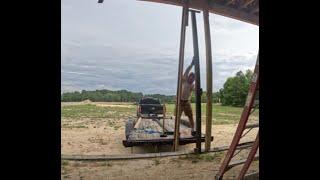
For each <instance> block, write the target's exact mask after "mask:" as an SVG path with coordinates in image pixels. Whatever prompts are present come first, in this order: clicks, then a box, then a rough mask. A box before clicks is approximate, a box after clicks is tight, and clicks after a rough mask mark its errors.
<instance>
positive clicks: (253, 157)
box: [215, 53, 259, 180]
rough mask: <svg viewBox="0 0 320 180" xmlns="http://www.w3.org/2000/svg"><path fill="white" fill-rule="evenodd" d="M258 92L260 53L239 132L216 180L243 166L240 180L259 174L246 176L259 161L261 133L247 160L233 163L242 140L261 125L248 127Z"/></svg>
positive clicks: (257, 101)
mask: <svg viewBox="0 0 320 180" xmlns="http://www.w3.org/2000/svg"><path fill="white" fill-rule="evenodd" d="M257 91H259V53H258V56H257V61H256V65H255V69H254V73H253V76H252V80H251V84H250V89H249V93H248V96H247V100H246V104H245V106H244V108H243V111H242V114H241V118H240V121H239V124H238V127H237V130H236V132H235V134H234V137H233V140H232V142H231V145H230V147H229V150H228V152H227V154H226V156H225V158H224V160H223V162H222V164H221V166H220V169H219V171H218V173H217V174H216V176H215V179H216V180H222V178H223V175H224V173H225V172H227V171H228V170H230V169H231V168H233V167H235V166H237V165H241V164H244V165H243V167H242V169H241V171H240V173H239V176H238V178H237V179H238V180H243V179H244V178H245V177H249V176H254V175H257V173H254V174H247V175H246V172H247V171H248V169H249V166H250V164H251V163H252V161H254V160H258V159H259V156H256V152H257V150H258V148H259V131H258V133H257V136H256V139H255V141H254V142H253V145H252V146H251V150H250V152H249V155H248V157H247V159H244V160H239V161H233V162H231V159H232V158H233V157H235V156H236V155H237V154H239V153H240V152H241V150H242V149H241V150H239V151H238V152H237V153H235V151H236V149H237V146H238V145H239V142H240V139H241V138H242V137H244V136H245V135H246V134H247V133H248V132H249V131H250V130H252V129H253V128H258V127H259V123H256V124H249V125H247V122H248V118H249V116H250V114H252V113H253V111H254V110H255V107H256V105H258V104H259V100H255V95H256V94H257ZM246 129H248V131H247V132H245V133H244V131H245V130H246Z"/></svg>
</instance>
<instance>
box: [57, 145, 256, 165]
mask: <svg viewBox="0 0 320 180" xmlns="http://www.w3.org/2000/svg"><path fill="white" fill-rule="evenodd" d="M242 144H243V145H240V146H238V147H237V149H244V148H248V147H250V146H251V145H252V144H253V142H246V143H242ZM228 148H229V146H220V147H215V148H211V149H210V150H209V151H208V153H210V152H222V151H226V150H228ZM193 153H194V150H184V151H176V152H160V153H145V154H113V155H77V154H73V155H70V154H69V155H68V154H62V155H61V159H62V160H73V161H105V160H126V159H145V158H156V157H168V156H180V155H186V154H193ZM203 153H206V152H203Z"/></svg>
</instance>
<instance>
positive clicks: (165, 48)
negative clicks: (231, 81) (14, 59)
mask: <svg viewBox="0 0 320 180" xmlns="http://www.w3.org/2000/svg"><path fill="white" fill-rule="evenodd" d="M61 9H62V15H61V16H62V17H61V21H62V24H61V26H62V29H61V34H62V39H61V47H62V49H61V52H62V54H61V59H62V66H61V72H62V74H61V76H62V79H61V80H62V84H61V89H62V92H66V91H75V90H78V91H81V90H83V89H84V90H95V89H110V90H120V89H127V90H130V91H135V92H143V93H161V94H175V92H176V87H177V85H176V83H177V70H178V57H179V42H180V25H181V12H182V8H181V7H178V6H173V5H166V4H159V3H150V2H141V1H136V0H105V2H104V3H103V4H98V3H97V0H63V1H62V7H61ZM197 24H198V36H199V50H200V67H201V75H202V77H201V85H202V88H203V89H204V90H205V87H206V78H205V46H204V29H203V18H202V14H198V15H197ZM210 28H211V42H212V48H213V49H212V58H213V79H214V81H213V89H214V91H217V90H219V89H220V88H222V86H223V83H224V82H225V80H226V79H227V78H228V77H230V76H233V75H235V73H236V72H237V71H240V70H242V71H245V70H246V69H251V70H253V68H254V64H255V58H256V54H257V52H258V49H259V27H258V26H255V25H251V24H248V23H244V22H240V21H237V20H233V19H230V18H226V17H223V16H219V15H214V14H210ZM186 34H187V35H186V50H185V64H189V63H190V62H191V59H192V56H193V50H192V30H191V25H190V26H188V28H187V32H186Z"/></svg>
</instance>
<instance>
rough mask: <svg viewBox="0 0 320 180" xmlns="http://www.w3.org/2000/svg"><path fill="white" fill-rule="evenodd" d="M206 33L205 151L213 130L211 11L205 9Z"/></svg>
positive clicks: (208, 145) (209, 144)
mask: <svg viewBox="0 0 320 180" xmlns="http://www.w3.org/2000/svg"><path fill="white" fill-rule="evenodd" d="M203 21H204V33H205V43H206V66H207V107H206V108H207V109H206V136H205V151H209V150H210V146H211V128H212V53H211V36H210V24H209V10H208V8H207V7H205V8H204V9H203Z"/></svg>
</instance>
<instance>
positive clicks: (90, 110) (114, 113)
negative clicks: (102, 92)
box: [61, 104, 136, 119]
mask: <svg viewBox="0 0 320 180" xmlns="http://www.w3.org/2000/svg"><path fill="white" fill-rule="evenodd" d="M135 110H136V107H135V106H133V105H132V106H129V108H127V107H116V106H114V107H101V106H97V105H94V104H83V105H66V106H62V107H61V117H62V118H92V119H95V118H97V119H99V118H119V117H126V116H128V115H131V114H132V113H134V112H135Z"/></svg>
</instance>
